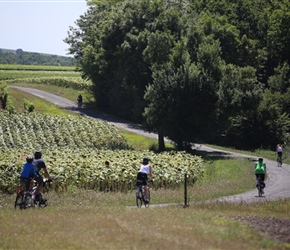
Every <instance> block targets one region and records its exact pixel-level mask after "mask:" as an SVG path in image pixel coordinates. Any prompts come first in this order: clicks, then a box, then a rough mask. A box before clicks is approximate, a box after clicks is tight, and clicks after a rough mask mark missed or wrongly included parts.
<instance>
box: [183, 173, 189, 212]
mask: <svg viewBox="0 0 290 250" xmlns="http://www.w3.org/2000/svg"><path fill="white" fill-rule="evenodd" d="M188 206H189V205H188V202H187V174H184V206H183V207H188Z"/></svg>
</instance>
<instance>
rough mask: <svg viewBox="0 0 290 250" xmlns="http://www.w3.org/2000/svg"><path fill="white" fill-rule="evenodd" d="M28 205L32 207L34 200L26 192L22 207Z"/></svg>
mask: <svg viewBox="0 0 290 250" xmlns="http://www.w3.org/2000/svg"><path fill="white" fill-rule="evenodd" d="M29 207H34V201H33V200H32V196H31V194H30V193H27V194H25V196H24V209H25V208H29Z"/></svg>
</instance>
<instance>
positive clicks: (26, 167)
mask: <svg viewBox="0 0 290 250" xmlns="http://www.w3.org/2000/svg"><path fill="white" fill-rule="evenodd" d="M32 162H33V157H32V156H31V155H28V156H27V157H26V163H24V164H23V168H22V172H21V174H20V178H21V181H24V182H25V187H26V191H28V190H30V189H31V186H30V184H31V180H32V179H33V178H34V177H36V172H35V170H34V165H33V164H32Z"/></svg>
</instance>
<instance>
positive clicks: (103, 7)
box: [65, 0, 290, 150]
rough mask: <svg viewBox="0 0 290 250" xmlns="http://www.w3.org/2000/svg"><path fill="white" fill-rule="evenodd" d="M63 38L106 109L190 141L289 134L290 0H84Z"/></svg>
mask: <svg viewBox="0 0 290 250" xmlns="http://www.w3.org/2000/svg"><path fill="white" fill-rule="evenodd" d="M89 2H90V3H89V8H88V10H87V13H86V15H83V16H81V17H80V19H78V20H77V21H76V24H77V27H76V28H72V27H71V28H70V31H69V33H68V37H67V38H66V40H65V41H66V43H68V44H69V46H70V49H69V51H70V53H71V54H72V55H74V57H75V58H76V59H77V60H78V61H79V63H80V65H81V70H82V73H83V75H84V76H85V77H87V78H88V79H90V80H92V82H93V85H94V94H95V97H96V101H97V104H98V106H99V107H100V108H102V109H103V110H105V111H107V112H110V113H114V114H117V115H120V116H123V117H125V118H128V119H131V120H134V121H138V122H146V124H147V126H148V127H149V128H151V129H152V130H154V131H156V132H158V134H159V142H160V143H159V147H160V150H162V149H163V146H164V140H163V136H167V137H168V138H170V139H171V140H172V141H174V142H175V143H176V144H177V146H178V148H179V149H181V150H182V149H184V148H185V147H186V146H187V145H188V144H190V143H191V142H209V143H218V144H222V145H227V146H232V147H236V148H245V149H255V148H259V147H262V148H274V147H275V145H276V144H277V143H278V142H279V143H285V142H287V141H288V139H289V136H288V135H289V132H290V131H289V129H290V119H289V114H290V98H289V97H290V80H289V75H290V67H289V63H290V32H289V31H290V12H289V9H290V2H289V0H283V1H278V0H277V1H275V0H273V1H265V0H255V1H252V0H238V1H229V0H220V1H216V0H209V1H199V0H178V1H177V0H166V1H164V0H157V1H132V0H125V1H89Z"/></svg>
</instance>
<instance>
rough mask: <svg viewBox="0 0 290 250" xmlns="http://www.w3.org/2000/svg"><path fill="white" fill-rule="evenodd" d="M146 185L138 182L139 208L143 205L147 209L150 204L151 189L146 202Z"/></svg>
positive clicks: (137, 201) (137, 202)
mask: <svg viewBox="0 0 290 250" xmlns="http://www.w3.org/2000/svg"><path fill="white" fill-rule="evenodd" d="M144 187H145V186H144V185H143V183H142V181H140V180H137V191H136V205H137V207H142V205H143V204H144V205H145V207H149V204H150V190H149V187H147V190H148V191H147V196H148V197H147V198H148V200H147V201H146V200H145V191H144Z"/></svg>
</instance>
